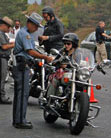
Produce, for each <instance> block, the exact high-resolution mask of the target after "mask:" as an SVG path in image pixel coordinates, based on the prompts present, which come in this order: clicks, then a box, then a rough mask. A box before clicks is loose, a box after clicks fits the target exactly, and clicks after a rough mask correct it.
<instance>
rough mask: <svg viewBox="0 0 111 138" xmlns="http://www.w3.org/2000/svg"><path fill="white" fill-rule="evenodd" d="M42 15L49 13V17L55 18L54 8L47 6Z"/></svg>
mask: <svg viewBox="0 0 111 138" xmlns="http://www.w3.org/2000/svg"><path fill="white" fill-rule="evenodd" d="M42 13H47V14H48V15H49V16H51V17H52V16H55V14H54V10H53V8H51V7H50V6H46V7H44V8H43V9H42Z"/></svg>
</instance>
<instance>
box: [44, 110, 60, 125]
mask: <svg viewBox="0 0 111 138" xmlns="http://www.w3.org/2000/svg"><path fill="white" fill-rule="evenodd" d="M44 119H45V121H46V122H47V123H49V124H51V123H54V122H55V121H56V120H57V119H58V116H56V115H53V114H51V113H49V112H48V111H47V110H45V109H44Z"/></svg>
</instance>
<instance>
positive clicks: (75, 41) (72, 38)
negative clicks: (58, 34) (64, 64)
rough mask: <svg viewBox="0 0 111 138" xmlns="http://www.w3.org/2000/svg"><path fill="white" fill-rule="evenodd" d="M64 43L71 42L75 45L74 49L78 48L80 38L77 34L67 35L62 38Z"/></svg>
mask: <svg viewBox="0 0 111 138" xmlns="http://www.w3.org/2000/svg"><path fill="white" fill-rule="evenodd" d="M62 40H63V42H64V41H71V42H72V44H73V47H74V48H77V47H78V42H79V38H78V36H77V35H76V34H75V33H67V34H65V35H64V36H63V38H62Z"/></svg>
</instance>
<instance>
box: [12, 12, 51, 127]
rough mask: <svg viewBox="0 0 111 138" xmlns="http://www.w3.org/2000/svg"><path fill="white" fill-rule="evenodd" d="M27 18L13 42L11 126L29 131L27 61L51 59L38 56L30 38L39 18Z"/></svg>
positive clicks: (37, 16) (38, 25)
mask: <svg viewBox="0 0 111 138" xmlns="http://www.w3.org/2000/svg"><path fill="white" fill-rule="evenodd" d="M26 17H27V18H28V20H27V24H26V27H24V28H21V30H20V31H19V32H18V34H17V36H16V40H15V47H14V55H15V59H16V62H15V63H14V68H13V76H14V102H13V126H14V127H15V128H23V129H31V128H32V124H31V122H29V121H27V120H26V110H27V103H28V97H29V78H30V69H29V64H28V63H29V61H30V60H32V59H33V57H35V58H40V59H45V60H47V61H48V62H50V61H51V60H52V57H48V56H46V55H42V54H39V53H38V52H37V51H35V44H34V40H33V38H32V36H31V34H32V33H33V32H35V31H36V30H37V29H38V27H41V25H40V22H41V16H40V15H39V14H37V13H32V14H31V15H30V16H26Z"/></svg>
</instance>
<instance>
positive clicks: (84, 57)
mask: <svg viewBox="0 0 111 138" xmlns="http://www.w3.org/2000/svg"><path fill="white" fill-rule="evenodd" d="M75 61H76V62H77V64H78V65H79V66H80V67H87V68H94V55H93V54H92V52H91V51H90V50H88V49H85V48H78V49H77V50H76V52H75Z"/></svg>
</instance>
